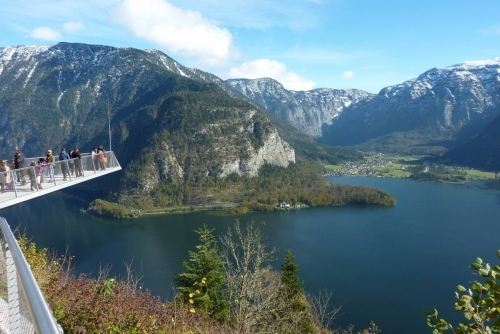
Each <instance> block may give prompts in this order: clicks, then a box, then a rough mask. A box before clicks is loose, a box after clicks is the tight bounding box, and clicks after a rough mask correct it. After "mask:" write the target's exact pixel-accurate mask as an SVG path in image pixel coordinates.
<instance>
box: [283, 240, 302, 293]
mask: <svg viewBox="0 0 500 334" xmlns="http://www.w3.org/2000/svg"><path fill="white" fill-rule="evenodd" d="M281 282H282V283H283V293H284V295H285V298H287V299H294V298H296V297H297V296H299V295H301V294H302V293H303V292H304V290H303V282H301V281H300V280H299V267H298V265H297V263H295V257H294V256H293V254H292V251H291V250H290V249H288V250H287V251H286V253H285V262H284V263H283V265H282V266H281Z"/></svg>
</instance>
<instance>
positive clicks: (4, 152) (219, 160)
mask: <svg viewBox="0 0 500 334" xmlns="http://www.w3.org/2000/svg"><path fill="white" fill-rule="evenodd" d="M228 91H229V93H228ZM235 95H238V93H237V92H235V91H231V88H230V87H229V86H227V84H225V83H224V82H223V81H222V80H220V79H218V78H216V77H215V76H213V75H211V74H209V73H204V72H202V71H199V70H190V69H188V68H186V67H184V66H182V65H180V64H179V63H177V62H175V61H173V60H172V59H171V58H169V57H168V56H166V55H165V54H163V53H160V52H158V51H154V50H150V51H141V50H136V49H131V48H113V47H107V46H97V45H86V44H69V43H59V44H57V45H54V46H37V47H33V46H31V47H30V46H19V47H5V48H0V133H1V136H0V154H1V156H2V158H3V159H8V158H9V157H11V156H12V154H13V153H14V151H15V149H17V148H19V149H21V150H22V151H23V152H24V153H25V155H26V156H40V155H44V152H45V151H46V150H47V149H49V148H50V149H53V150H54V151H55V152H59V149H60V148H61V147H63V146H66V147H68V146H69V147H75V146H78V147H79V148H80V151H82V152H90V150H91V148H92V147H94V146H98V145H103V146H105V148H106V149H107V148H108V125H110V127H111V134H112V136H111V137H112V141H111V142H109V146H111V145H112V148H113V151H115V153H116V155H117V156H118V157H119V158H120V162H121V163H122V166H123V167H124V169H125V176H124V178H123V179H122V180H119V181H118V183H120V184H127V185H129V186H132V187H135V188H138V189H145V190H148V189H152V188H153V187H154V186H155V185H157V184H159V183H161V182H182V181H188V180H194V179H198V178H203V177H207V176H211V177H214V178H221V177H225V176H227V175H229V174H231V173H236V174H241V175H248V176H254V175H256V174H257V172H258V170H259V168H260V167H261V166H262V165H264V164H266V163H267V164H272V165H278V166H288V164H290V163H293V162H295V151H294V149H293V148H292V147H291V146H290V145H289V144H288V143H287V142H286V141H285V140H283V139H282V138H281V137H280V135H279V134H278V132H277V130H276V128H275V127H274V126H273V124H272V123H271V122H270V121H269V119H268V118H267V117H266V116H265V114H264V113H263V112H262V111H260V110H259V109H258V108H256V107H255V106H254V105H252V104H250V103H248V102H246V101H244V99H242V98H239V99H236V98H234V97H233V96H235ZM108 121H109V123H108ZM111 143H112V144H111Z"/></svg>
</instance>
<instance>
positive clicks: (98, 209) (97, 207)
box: [89, 199, 136, 218]
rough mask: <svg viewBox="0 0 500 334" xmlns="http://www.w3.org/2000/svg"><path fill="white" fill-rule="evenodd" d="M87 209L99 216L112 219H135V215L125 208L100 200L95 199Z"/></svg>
mask: <svg viewBox="0 0 500 334" xmlns="http://www.w3.org/2000/svg"><path fill="white" fill-rule="evenodd" d="M89 209H90V210H91V211H92V212H94V213H96V214H98V215H101V216H107V217H113V218H135V217H136V214H135V213H134V212H133V211H131V210H130V209H128V208H127V207H125V206H123V205H121V204H118V203H113V202H108V201H105V200H102V199H96V200H94V201H93V202H92V203H90V205H89Z"/></svg>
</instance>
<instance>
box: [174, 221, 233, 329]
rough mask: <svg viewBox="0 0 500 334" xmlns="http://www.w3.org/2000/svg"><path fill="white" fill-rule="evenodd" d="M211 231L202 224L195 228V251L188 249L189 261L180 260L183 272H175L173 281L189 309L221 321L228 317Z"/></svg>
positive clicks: (217, 252)
mask: <svg viewBox="0 0 500 334" xmlns="http://www.w3.org/2000/svg"><path fill="white" fill-rule="evenodd" d="M213 231H214V230H211V229H209V228H208V227H207V226H206V225H203V227H201V228H198V229H196V230H195V232H196V233H198V235H199V239H200V244H199V245H197V246H196V251H189V261H182V266H183V267H184V269H185V272H183V273H180V274H177V275H176V276H175V277H174V282H175V283H176V285H177V288H178V289H179V290H180V292H181V299H182V301H184V302H186V303H190V304H191V305H192V308H191V311H192V312H199V313H201V314H208V315H210V316H211V317H212V318H214V319H217V320H221V321H222V320H226V319H227V318H228V316H229V308H228V305H227V302H226V300H225V293H224V284H225V278H224V262H223V261H222V260H221V258H220V256H219V250H218V246H217V240H216V239H215V237H214V235H213Z"/></svg>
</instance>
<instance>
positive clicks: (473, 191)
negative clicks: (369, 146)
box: [0, 177, 500, 334]
mask: <svg viewBox="0 0 500 334" xmlns="http://www.w3.org/2000/svg"><path fill="white" fill-rule="evenodd" d="M329 179H330V180H331V181H332V182H338V183H346V184H353V185H367V186H372V187H376V188H380V189H383V190H386V191H388V192H390V193H391V194H393V195H394V196H395V197H396V199H397V201H398V202H397V205H396V206H395V207H390V208H382V207H359V206H350V207H338V208H315V209H299V210H291V211H288V212H279V213H252V214H247V215H239V216H230V215H222V214H217V213H209V212H196V213H190V214H177V215H166V216H152V217H146V218H140V219H136V220H127V221H118V220H112V219H105V218H99V217H94V216H91V215H87V214H82V213H81V212H80V208H82V207H85V206H86V205H87V203H88V198H87V199H82V198H81V197H80V196H79V194H78V193H77V191H76V190H72V191H67V192H64V193H62V192H60V193H54V194H50V195H47V196H44V197H42V198H38V199H35V200H32V201H30V202H27V203H23V204H19V205H17V206H14V207H11V208H7V209H3V210H2V212H0V216H3V217H5V218H6V219H7V221H8V222H9V223H10V225H11V227H13V228H16V227H18V228H19V229H20V230H21V231H26V234H27V235H28V236H30V237H32V238H33V240H34V241H35V242H36V243H37V245H38V246H42V247H49V249H53V250H55V251H57V252H58V253H64V252H65V251H66V249H68V250H69V252H70V253H71V254H72V255H74V256H75V260H74V264H75V266H76V272H78V273H88V274H89V275H90V276H96V275H97V273H98V271H99V269H100V268H103V267H105V266H111V274H112V275H124V274H125V272H126V267H125V265H126V264H129V265H131V267H132V268H133V270H134V272H135V273H136V274H137V275H140V276H142V281H141V282H142V284H143V286H144V287H146V288H148V289H150V290H151V291H152V293H153V294H155V295H160V296H162V297H163V298H165V299H171V298H172V296H173V294H174V290H173V286H172V276H173V275H174V274H175V273H177V272H179V271H181V270H182V267H181V265H180V261H181V260H184V259H187V258H188V251H189V250H193V249H194V247H195V246H196V245H197V243H198V239H197V234H196V233H194V232H193V230H194V229H196V228H198V227H199V226H201V225H202V224H207V225H208V226H209V227H210V228H214V229H216V234H217V235H220V234H222V233H224V232H225V231H226V230H227V227H228V226H232V225H233V224H234V221H235V220H236V219H239V220H240V222H242V223H247V222H251V221H253V222H255V223H256V224H259V225H260V226H262V228H263V230H264V232H265V235H266V237H267V239H266V243H267V244H268V245H269V246H270V247H276V248H277V249H278V251H279V252H278V254H279V259H278V261H277V262H276V267H277V268H279V267H280V265H281V263H282V261H283V255H284V252H285V250H286V249H291V250H292V252H293V254H294V255H295V257H296V262H297V263H298V265H299V274H300V277H301V279H302V280H304V286H305V289H306V291H308V292H310V293H317V292H318V291H320V290H327V291H331V292H333V299H334V302H335V304H336V305H337V306H339V305H342V316H341V317H340V318H339V319H337V321H336V324H337V325H338V326H346V325H348V324H354V325H356V328H357V329H361V328H362V327H366V326H368V324H369V323H370V321H371V320H373V321H374V322H375V323H376V324H377V325H378V326H379V327H380V329H381V330H382V333H407V334H408V333H410V334H411V333H415V334H420V333H430V332H431V329H430V328H428V327H427V325H426V319H425V316H424V315H423V314H422V311H424V310H430V309H432V308H437V309H438V310H439V311H440V315H442V316H443V317H445V318H447V319H448V320H452V322H453V323H455V324H456V323H457V322H458V321H460V320H462V317H461V314H460V313H458V312H456V311H454V308H453V303H454V291H455V288H456V286H457V285H458V284H462V285H464V286H468V285H469V282H471V281H472V280H474V279H475V277H474V276H473V275H472V271H471V270H470V269H469V267H468V266H469V264H470V263H472V262H473V261H474V260H475V258H476V257H478V256H479V257H481V258H483V259H484V260H485V261H488V262H490V263H492V262H494V263H498V262H500V261H499V260H498V259H497V258H496V256H495V254H496V250H497V249H500V238H499V236H500V191H498V190H490V189H486V188H485V187H484V186H483V184H482V183H481V182H470V183H467V184H465V185H457V184H441V183H430V182H418V181H412V180H404V179H385V178H367V177H339V178H334V177H331V178H329ZM78 189H79V188H77V190H78ZM262 222H265V225H264V224H262Z"/></svg>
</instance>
